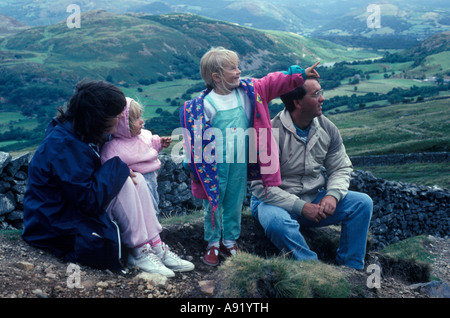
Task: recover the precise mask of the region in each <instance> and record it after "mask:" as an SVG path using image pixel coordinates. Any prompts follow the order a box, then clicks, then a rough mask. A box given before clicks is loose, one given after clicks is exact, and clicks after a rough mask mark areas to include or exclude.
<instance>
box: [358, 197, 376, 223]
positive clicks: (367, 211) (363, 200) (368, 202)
mask: <svg viewBox="0 0 450 318" xmlns="http://www.w3.org/2000/svg"><path fill="white" fill-rule="evenodd" d="M358 199H359V206H360V208H359V210H360V213H362V214H364V215H365V216H366V217H367V218H369V219H370V218H371V217H372V212H373V200H372V198H371V197H370V196H368V195H367V194H365V193H359V197H358Z"/></svg>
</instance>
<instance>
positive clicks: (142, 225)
mask: <svg viewBox="0 0 450 318" xmlns="http://www.w3.org/2000/svg"><path fill="white" fill-rule="evenodd" d="M126 100H127V104H126V106H125V109H124V111H123V113H122V116H121V117H120V119H119V123H118V125H117V130H116V132H115V133H114V135H113V136H112V139H111V140H110V141H108V142H107V143H106V144H105V145H104V146H103V148H102V151H101V156H100V158H101V161H102V164H103V163H104V162H106V161H107V160H108V159H110V158H113V157H116V156H118V157H119V158H120V159H121V160H122V161H123V162H125V163H126V164H127V165H128V167H129V168H130V170H131V171H132V175H134V177H133V182H134V186H135V187H136V188H138V189H139V192H142V194H141V196H142V197H144V198H145V197H147V198H148V200H146V201H147V202H142V199H140V200H138V199H137V198H134V197H133V196H131V195H130V196H128V195H122V196H120V197H119V198H117V199H115V200H113V202H112V203H111V204H110V206H109V207H108V208H107V212H108V213H111V214H112V217H113V218H115V219H117V220H118V223H119V227H121V232H122V237H123V241H124V242H123V243H124V244H125V245H126V246H127V247H129V248H131V253H130V254H129V258H128V263H129V264H130V265H132V266H138V267H141V268H142V269H144V270H146V271H148V272H152V271H153V268H152V264H150V256H152V255H156V256H158V257H159V258H160V260H161V261H162V263H163V264H164V265H165V266H166V267H167V268H169V269H171V270H173V271H189V270H192V269H194V264H192V263H190V262H188V261H186V260H182V259H180V258H179V257H178V256H177V255H175V253H173V252H171V251H170V250H169V248H168V246H167V245H165V244H164V243H163V242H162V241H161V238H160V236H159V233H160V232H161V231H162V227H161V225H160V223H159V221H158V218H157V206H158V201H159V200H158V195H157V191H156V189H157V180H156V178H157V175H156V172H157V170H158V169H159V168H160V167H161V162H160V160H159V159H158V153H159V151H160V150H161V149H162V148H163V147H168V146H169V145H170V143H171V139H170V137H159V136H157V135H152V133H151V132H150V131H149V130H146V129H143V125H144V121H143V119H142V118H141V116H142V107H141V106H140V105H139V103H137V102H136V101H135V100H133V99H131V98H128V97H127V98H126ZM129 186H133V185H129ZM134 205H137V207H136V209H137V210H139V211H141V213H137V215H136V216H134V217H130V216H129V215H128V212H127V211H128V208H129V207H130V206H134ZM142 253H144V254H146V255H147V256H148V257H142ZM152 258H153V259H154V257H153V256H152ZM141 265H142V266H141ZM166 276H171V275H166Z"/></svg>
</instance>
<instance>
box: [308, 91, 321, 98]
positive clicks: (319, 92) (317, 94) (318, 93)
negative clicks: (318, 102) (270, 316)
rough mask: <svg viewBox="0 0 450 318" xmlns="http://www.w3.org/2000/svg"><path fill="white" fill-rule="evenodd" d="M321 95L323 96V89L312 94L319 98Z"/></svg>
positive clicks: (313, 96)
mask: <svg viewBox="0 0 450 318" xmlns="http://www.w3.org/2000/svg"><path fill="white" fill-rule="evenodd" d="M320 95H322V96H323V89H320V90H318V91H317V92H315V93H314V94H312V95H311V97H312V98H319V97H320Z"/></svg>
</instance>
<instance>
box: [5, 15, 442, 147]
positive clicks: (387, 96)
mask: <svg viewBox="0 0 450 318" xmlns="http://www.w3.org/2000/svg"><path fill="white" fill-rule="evenodd" d="M448 37H449V34H448V33H443V34H440V35H436V36H434V37H432V38H430V39H429V40H426V41H423V42H421V44H420V45H419V46H417V47H414V48H412V49H410V50H407V51H400V52H398V53H393V54H385V53H384V52H383V53H379V52H377V51H376V50H369V51H367V50H363V49H354V48H347V47H343V46H339V45H336V44H333V43H332V42H329V41H325V40H318V39H313V38H306V37H302V36H300V35H298V34H294V33H289V32H281V31H261V30H256V29H253V28H248V27H242V26H238V25H235V24H232V23H226V22H221V21H218V20H213V19H208V18H204V17H200V16H196V15H192V14H170V15H142V14H141V15H136V14H121V15H118V14H113V13H109V12H106V11H92V12H88V13H85V14H83V16H82V26H81V28H79V29H69V28H68V27H67V25H66V23H65V21H63V22H61V23H58V24H55V25H50V26H42V27H34V28H28V29H25V30H22V31H21V32H18V33H16V34H14V35H10V36H8V37H5V38H3V39H1V40H0V101H1V103H0V112H1V114H2V120H1V121H0V149H2V150H4V151H5V150H6V151H9V150H18V149H23V148H26V147H34V146H36V145H37V144H38V143H39V142H40V141H41V140H42V137H43V132H44V131H45V126H46V124H47V123H48V120H49V118H50V117H52V116H54V115H55V113H56V111H55V109H56V107H58V106H61V105H62V104H63V103H64V102H66V101H67V99H68V98H69V96H70V95H71V94H72V91H73V87H74V85H75V83H77V82H78V81H80V80H82V79H94V80H106V81H109V82H112V83H114V84H116V85H118V86H119V87H120V88H121V89H122V90H123V91H124V92H125V94H126V95H127V96H131V97H133V98H135V99H137V100H139V101H140V102H141V103H142V104H143V105H144V106H145V110H144V117H145V119H147V126H148V127H150V128H151V129H152V130H154V131H155V132H156V133H158V134H170V132H171V131H172V130H173V129H174V128H176V127H177V126H178V108H179V106H180V105H182V104H183V102H184V101H185V100H186V99H189V98H191V96H192V95H195V94H196V93H198V91H200V90H201V89H202V88H203V84H202V81H201V79H200V76H199V60H200V58H201V56H202V55H203V53H204V52H206V50H207V49H208V48H210V47H211V46H219V45H222V46H226V47H228V48H230V49H232V50H235V51H237V52H238V53H239V55H240V57H241V62H242V63H241V69H242V70H243V72H244V73H243V75H244V76H247V75H250V76H255V77H258V76H262V75H264V74H266V73H268V72H271V71H276V70H284V69H286V68H287V67H288V66H289V65H291V64H299V65H301V66H303V67H307V66H309V65H312V64H313V63H314V62H315V61H316V60H320V61H321V62H322V65H326V64H329V65H332V64H333V63H337V64H335V65H334V66H333V67H326V68H324V67H321V68H320V70H319V71H320V73H321V77H322V80H321V83H322V86H323V87H324V88H325V89H326V98H327V102H326V104H324V109H325V111H327V112H328V111H332V112H338V111H340V112H342V111H347V110H353V109H359V108H361V107H366V108H369V107H372V106H376V105H378V106H379V105H389V104H395V103H402V102H404V101H405V100H407V101H410V100H413V99H414V100H416V99H419V98H420V99H421V100H422V99H423V98H429V97H432V96H434V95H438V94H441V95H443V94H444V95H445V94H447V87H448V85H445V86H444V85H441V86H442V88H441V87H438V86H436V83H435V82H426V81H421V80H423V79H424V78H426V77H428V76H437V77H438V79H441V80H443V79H444V78H447V77H448V76H449V75H450V65H449V63H448V61H449V58H448V57H449V56H448V54H449V50H448ZM446 45H447V46H446ZM383 55H384V57H383ZM345 61H356V62H345ZM441 84H442V83H441ZM279 108H280V106H279V105H276V101H274V105H273V106H272V109H271V112H276V111H277V110H278V109H279Z"/></svg>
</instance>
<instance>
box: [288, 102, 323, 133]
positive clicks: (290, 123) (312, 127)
mask: <svg viewBox="0 0 450 318" xmlns="http://www.w3.org/2000/svg"><path fill="white" fill-rule="evenodd" d="M280 120H281V123H282V125H283V126H284V128H286V130H288V131H290V132H291V133H293V134H295V135H297V130H296V128H295V125H294V122H293V121H292V117H291V114H290V113H289V112H288V111H287V110H286V108H285V109H284V110H282V111H281V114H280ZM309 127H310V130H309V131H310V134H311V135H312V134H314V133H315V131H316V129H317V127H318V121H317V117H316V118H314V119H313V120H312V121H311V124H310V125H309Z"/></svg>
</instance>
